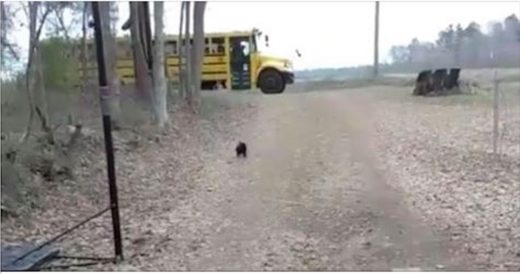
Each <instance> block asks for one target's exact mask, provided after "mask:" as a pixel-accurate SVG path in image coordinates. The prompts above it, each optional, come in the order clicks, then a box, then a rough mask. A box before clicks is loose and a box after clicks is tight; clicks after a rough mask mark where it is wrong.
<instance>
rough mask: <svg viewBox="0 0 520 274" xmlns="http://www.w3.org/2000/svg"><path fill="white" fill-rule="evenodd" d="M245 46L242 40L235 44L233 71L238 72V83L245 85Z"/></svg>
mask: <svg viewBox="0 0 520 274" xmlns="http://www.w3.org/2000/svg"><path fill="white" fill-rule="evenodd" d="M245 58H246V56H245V54H244V46H243V45H241V44H240V42H236V43H235V44H234V45H233V63H232V66H233V71H235V72H236V73H238V83H239V85H240V86H242V85H243V81H244V80H243V74H244V63H245Z"/></svg>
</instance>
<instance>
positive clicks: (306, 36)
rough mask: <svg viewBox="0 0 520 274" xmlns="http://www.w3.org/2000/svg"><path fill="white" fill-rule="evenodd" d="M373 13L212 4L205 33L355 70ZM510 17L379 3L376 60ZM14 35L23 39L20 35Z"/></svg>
mask: <svg viewBox="0 0 520 274" xmlns="http://www.w3.org/2000/svg"><path fill="white" fill-rule="evenodd" d="M374 9H375V4H374V2H215V1H211V2H208V4H207V9H206V19H205V20H206V21H205V30H206V32H213V31H232V30H249V29H252V28H254V27H256V28H258V29H260V30H262V31H263V32H264V33H267V34H268V35H269V37H270V47H269V49H268V52H267V53H269V54H274V55H278V56H280V57H289V58H291V59H292V60H293V62H294V65H295V68H296V69H306V68H320V67H345V66H355V65H363V64H370V63H372V56H373V44H374V37H373V30H374ZM151 10H152V11H153V8H151ZM512 13H515V14H517V16H518V15H519V13H520V3H519V2H518V1H517V2H496V1H493V2H491V1H490V2H386V1H385V2H381V3H380V56H381V57H380V59H381V61H385V60H387V53H388V50H389V49H390V47H391V46H392V45H396V44H407V43H408V42H410V41H411V39H412V38H414V37H417V38H418V39H419V40H423V41H433V40H435V39H436V37H437V34H438V32H439V31H440V30H442V29H444V28H446V27H447V26H448V24H451V23H453V24H455V23H461V24H462V25H463V26H466V25H467V24H468V23H469V22H471V21H475V22H477V23H479V24H480V25H481V26H482V30H483V31H487V24H488V22H490V21H497V20H503V19H504V18H505V17H506V16H508V15H510V14H512ZM179 15H180V3H179V2H166V3H165V32H166V33H168V34H176V33H177V32H178V29H179V28H178V24H179V22H178V21H179ZM127 17H128V2H120V3H119V18H120V24H119V26H121V24H122V23H123V21H124V20H126V18H127ZM152 22H153V20H152ZM120 34H123V32H122V31H120ZM19 35H20V36H27V34H25V35H23V34H22V32H19ZM17 40H21V41H27V40H26V39H24V38H19V39H17ZM24 44H25V43H24ZM295 49H299V51H300V52H301V53H302V57H301V58H297V57H296V54H295Z"/></svg>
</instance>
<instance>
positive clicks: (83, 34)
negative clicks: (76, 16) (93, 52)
mask: <svg viewBox="0 0 520 274" xmlns="http://www.w3.org/2000/svg"><path fill="white" fill-rule="evenodd" d="M89 10H90V9H89V2H83V11H82V13H81V15H82V16H81V71H82V72H83V74H82V77H81V78H82V79H81V89H82V92H83V93H85V89H86V86H87V81H88V78H87V60H88V52H87V51H88V48H87V20H88V15H89V12H88V11H89Z"/></svg>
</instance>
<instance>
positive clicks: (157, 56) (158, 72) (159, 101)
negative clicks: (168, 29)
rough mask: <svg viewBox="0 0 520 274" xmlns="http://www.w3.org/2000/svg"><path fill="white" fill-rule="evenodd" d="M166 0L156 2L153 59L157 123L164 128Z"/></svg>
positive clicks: (165, 117) (165, 113)
mask: <svg viewBox="0 0 520 274" xmlns="http://www.w3.org/2000/svg"><path fill="white" fill-rule="evenodd" d="M163 13H164V2H154V20H155V21H154V22H155V43H154V54H153V57H154V60H153V84H154V89H155V96H154V99H155V100H154V110H155V117H156V119H157V123H158V124H159V127H160V128H163V127H164V125H165V123H166V121H167V119H168V111H167V109H166V80H165V77H164V33H163Z"/></svg>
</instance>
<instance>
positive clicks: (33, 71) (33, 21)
mask: <svg viewBox="0 0 520 274" xmlns="http://www.w3.org/2000/svg"><path fill="white" fill-rule="evenodd" d="M24 8H25V7H24ZM40 10H42V9H41V4H40V3H39V2H29V3H28V12H27V14H28V15H29V54H28V55H29V56H28V60H27V67H26V70H25V90H26V92H27V102H28V105H29V119H28V121H27V127H26V130H25V133H24V135H23V136H22V139H21V140H22V142H25V141H26V140H27V138H28V137H29V135H30V134H31V131H32V124H33V119H34V114H35V113H36V114H37V115H38V117H39V118H40V122H41V126H42V128H43V130H44V131H46V133H47V139H48V141H49V143H54V137H53V134H52V131H50V128H49V127H48V126H47V125H49V124H50V123H49V119H48V113H47V108H46V100H47V98H46V96H45V87H43V79H40V81H37V79H36V78H37V77H38V76H39V75H40V76H41V64H38V63H40V62H38V60H39V58H38V57H37V55H38V54H39V53H38V50H39V41H40V34H41V31H42V29H43V25H44V23H45V20H46V19H47V16H48V15H49V13H50V11H51V9H50V8H48V6H45V5H44V6H43V12H42V15H41V17H40V18H38V17H39V16H38V14H39V11H40ZM35 63H36V64H35ZM38 70H40V73H38ZM39 78H41V77H39ZM38 84H39V85H40V88H39V89H38V91H39V94H37V96H36V100H35V96H34V91H35V90H36V85H38ZM42 104H43V105H44V107H43V109H42V107H41V106H40V105H42Z"/></svg>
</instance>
